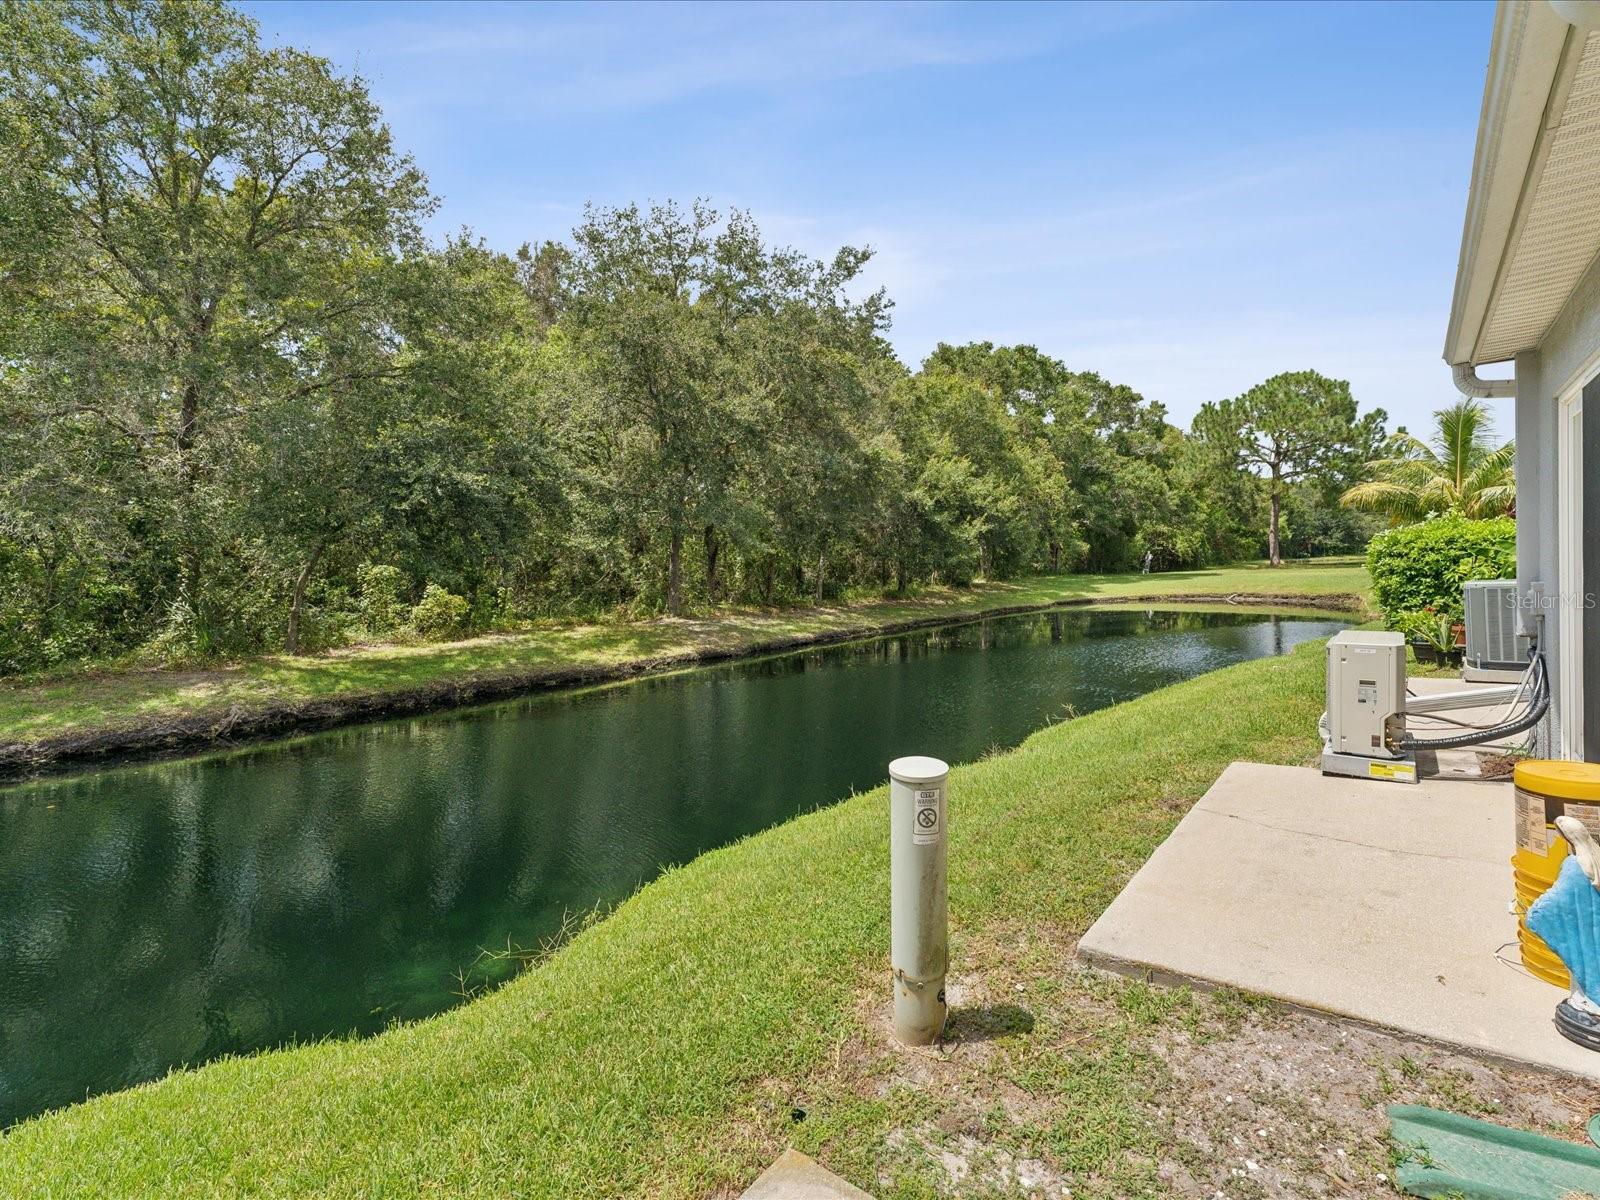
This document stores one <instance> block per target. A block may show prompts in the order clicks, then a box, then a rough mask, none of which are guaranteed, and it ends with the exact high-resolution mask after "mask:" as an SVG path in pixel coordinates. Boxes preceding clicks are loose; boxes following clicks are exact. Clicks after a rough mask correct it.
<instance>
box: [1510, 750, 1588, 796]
mask: <svg viewBox="0 0 1600 1200" xmlns="http://www.w3.org/2000/svg"><path fill="white" fill-rule="evenodd" d="M1516 780H1517V786H1518V787H1519V788H1522V789H1523V790H1524V791H1528V792H1537V793H1538V794H1539V795H1541V796H1555V797H1557V798H1558V799H1561V800H1600V763H1589V762H1572V761H1570V760H1560V759H1531V760H1529V761H1527V762H1519V763H1518V764H1517V768H1516Z"/></svg>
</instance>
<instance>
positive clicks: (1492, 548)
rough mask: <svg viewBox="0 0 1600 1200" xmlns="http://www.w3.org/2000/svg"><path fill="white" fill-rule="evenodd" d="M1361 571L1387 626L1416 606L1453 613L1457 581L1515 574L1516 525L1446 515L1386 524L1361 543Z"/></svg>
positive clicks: (1458, 595) (1458, 588)
mask: <svg viewBox="0 0 1600 1200" xmlns="http://www.w3.org/2000/svg"><path fill="white" fill-rule="evenodd" d="M1367 572H1368V573H1369V574H1370V575H1371V576H1372V592H1373V595H1374V596H1376V597H1377V600H1378V606H1379V607H1380V608H1382V609H1383V612H1384V615H1385V617H1386V618H1387V619H1388V622H1389V624H1390V626H1391V627H1393V626H1394V625H1395V623H1396V622H1397V621H1398V620H1399V618H1400V615H1401V614H1402V613H1407V612H1415V611H1417V610H1419V609H1425V608H1431V609H1434V610H1436V611H1437V612H1440V613H1449V614H1459V613H1460V612H1461V585H1462V584H1464V583H1466V582H1468V581H1469V580H1473V579H1510V578H1514V577H1515V576H1516V573H1517V525H1516V522H1515V521H1513V520H1512V519H1511V518H1510V517H1497V518H1495V519H1494V520H1490V521H1472V520H1468V519H1467V518H1466V517H1459V516H1446V517H1435V518H1434V519H1432V520H1429V521H1423V522H1421V523H1419V524H1416V525H1401V526H1399V527H1398V528H1395V529H1388V530H1385V531H1384V532H1383V533H1380V534H1378V536H1377V537H1375V538H1373V539H1372V543H1371V545H1369V546H1368V547H1367ZM1457 619H1459V616H1458V617H1457Z"/></svg>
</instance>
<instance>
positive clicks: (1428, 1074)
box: [728, 928, 1600, 1200]
mask: <svg viewBox="0 0 1600 1200" xmlns="http://www.w3.org/2000/svg"><path fill="white" fill-rule="evenodd" d="M957 959H958V961H960V962H962V963H963V964H964V967H965V969H964V970H963V972H962V973H961V974H959V975H956V976H953V977H952V979H951V981H950V988H949V995H950V1000H951V1018H950V1024H949V1028H948V1031H947V1037H946V1040H945V1042H944V1043H943V1044H942V1045H939V1046H936V1047H928V1048H924V1049H913V1048H907V1047H903V1046H900V1045H898V1044H897V1043H896V1042H895V1041H894V1039H893V1038H892V1036H891V1034H890V1030H889V1025H888V1011H887V1006H886V1005H885V1004H884V1003H883V998H882V997H881V996H870V997H869V996H863V998H862V1001H861V1003H860V1005H859V1007H858V1010H857V1014H856V1019H855V1021H854V1022H853V1023H852V1025H851V1026H850V1027H849V1028H845V1029H841V1030H838V1031H837V1041H836V1049H835V1053H834V1055H833V1058H832V1061H831V1064H830V1065H829V1067H828V1069H827V1070H826V1071H825V1072H824V1073H822V1074H821V1075H820V1076H818V1077H816V1078H813V1079H809V1080H806V1081H804V1082H803V1083H800V1084H786V1083H784V1082H781V1081H777V1080H773V1081H769V1083H768V1084H767V1086H766V1087H765V1088H763V1089H762V1092H761V1094H762V1100H761V1101H760V1102H759V1103H758V1104H757V1105H756V1107H755V1108H754V1109H753V1110H752V1111H751V1112H750V1113H749V1115H748V1120H747V1121H745V1122H741V1125H740V1128H739V1129H737V1130H729V1131H728V1133H729V1137H730V1138H738V1139H740V1140H744V1139H751V1138H754V1139H755V1140H757V1141H758V1142H760V1143H762V1145H763V1152H765V1150H767V1149H770V1150H771V1152H772V1155H773V1156H775V1155H776V1154H777V1153H778V1152H779V1151H780V1150H781V1149H782V1147H783V1145H784V1144H785V1143H791V1144H795V1145H797V1146H799V1147H800V1148H801V1149H803V1150H805V1151H807V1152H808V1153H812V1154H814V1155H816V1156H817V1157H819V1158H820V1159H821V1160H822V1161H823V1162H824V1163H825V1164H826V1165H829V1166H830V1167H832V1168H833V1169H836V1170H845V1171H847V1172H848V1173H849V1174H850V1177H851V1178H853V1179H857V1180H860V1179H868V1178H875V1179H876V1180H877V1184H878V1190H877V1195H879V1196H880V1197H884V1198H888V1197H923V1196H930V1197H931V1196H961V1197H1040V1198H1048V1200H1061V1198H1064V1197H1069V1196H1071V1197H1106V1198H1108V1200H1109V1198H1111V1197H1118V1198H1122V1197H1132V1196H1141V1197H1142V1196H1151V1197H1158V1196H1159V1197H1192V1198H1195V1200H1305V1198H1317V1197H1384V1196H1393V1195H1395V1194H1396V1193H1395V1190H1394V1188H1393V1185H1392V1183H1391V1182H1390V1173H1391V1171H1392V1160H1391V1147H1390V1143H1389V1141H1388V1137H1387V1122H1386V1119H1385V1116H1384V1110H1385V1108H1386V1106H1388V1105H1390V1104H1398V1103H1404V1104H1426V1105H1430V1106H1433V1107H1436V1108H1443V1109H1449V1110H1452V1111H1456V1112H1462V1113H1467V1114H1469V1115H1472V1116H1476V1117H1480V1118H1482V1119H1485V1120H1489V1121H1494V1122H1498V1123H1501V1124H1506V1125H1513V1126H1517V1127H1520V1128H1524V1129H1531V1130H1535V1131H1538V1132H1541V1133H1545V1134H1549V1135H1551V1136H1555V1137H1561V1138H1567V1139H1569V1140H1573V1141H1584V1140H1585V1124H1586V1122H1587V1121H1588V1119H1589V1117H1590V1116H1591V1115H1592V1114H1594V1113H1595V1112H1597V1111H1600V1087H1596V1086H1594V1085H1591V1084H1587V1083H1583V1082H1579V1081H1575V1080H1571V1079H1566V1078H1562V1077H1558V1076H1554V1075H1549V1074H1545V1073H1542V1072H1538V1071H1534V1070H1528V1069H1519V1068H1515V1067H1511V1066H1505V1065H1496V1064H1490V1063H1486V1062H1484V1061H1481V1060H1478V1059H1475V1058H1470V1057H1467V1056H1465V1055H1461V1054H1456V1053H1452V1052H1450V1051H1448V1050H1444V1049H1441V1048H1439V1047H1436V1046H1430V1045H1425V1044H1422V1043H1420V1042H1417V1041H1414V1040H1409V1039H1406V1038H1403V1037H1397V1036H1394V1035H1391V1034H1387V1033H1382V1032H1379V1031H1376V1030H1372V1029H1367V1028H1362V1027H1358V1026H1355V1025H1351V1024H1349V1023H1346V1022H1342V1021H1338V1020H1333V1019H1326V1018H1321V1017H1317V1016H1311V1015H1307V1014H1304V1013H1300V1012H1294V1011H1290V1010H1287V1009H1285V1008H1282V1007H1280V1006H1278V1005H1276V1004H1273V1003H1271V1002H1268V1001H1263V1000H1259V999H1254V998H1249V997H1244V996H1241V995H1238V994H1236V993H1222V992H1219V993H1211V994H1200V993H1195V992H1191V991H1189V990H1186V989H1166V988H1158V987H1152V986H1150V985H1147V984H1143V983H1140V982H1137V981H1131V980H1125V979H1121V978H1116V977H1111V976H1106V975H1103V974H1100V973H1098V972H1095V971H1093V970H1091V969H1089V968H1087V967H1084V966H1082V965H1081V964H1079V963H1078V962H1077V961H1076V959H1075V958H1074V956H1073V949H1072V942H1071V940H1070V939H1067V938H1052V937H1042V936H1041V935H1040V933H1039V931H1038V930H1033V931H1030V932H1027V933H1024V932H1023V931H1022V930H1021V929H1020V928H1019V929H1018V930H1017V931H1015V932H1014V933H1013V934H1011V935H1010V937H1009V939H1008V944H999V943H996V942H987V943H985V944H981V945H980V944H967V945H964V946H962V947H960V949H959V954H958V955H957ZM1559 999H1560V996H1559V995H1558V994H1557V993H1556V992H1555V991H1554V990H1553V989H1552V992H1551V1007H1552V1009H1553V1008H1554V1005H1555V1003H1556V1001H1557V1000H1559ZM730 1194H731V1193H730Z"/></svg>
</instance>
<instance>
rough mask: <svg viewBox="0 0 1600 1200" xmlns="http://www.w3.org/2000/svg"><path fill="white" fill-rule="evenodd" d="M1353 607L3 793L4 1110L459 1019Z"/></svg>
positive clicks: (957, 653)
mask: <svg viewBox="0 0 1600 1200" xmlns="http://www.w3.org/2000/svg"><path fill="white" fill-rule="evenodd" d="M1341 625H1342V623H1340V622H1336V621H1326V620H1301V619H1280V618H1271V617H1264V616H1244V615H1238V614H1200V613H1194V612H1154V613H1134V612H1115V613H1113V612H1095V613H1089V612H1054V613H1048V614H1030V615H1024V616H1014V617H1005V618H997V619H992V620H986V621H979V622H974V623H972V624H968V625H962V626H958V627H953V628H948V627H947V628H942V629H937V630H930V631H925V632H919V633H913V634H907V635H904V636H899V637H891V638H883V639H879V640H876V641H870V642H862V643H858V644H853V645H847V646H838V647H831V648H827V649H822V650H817V651H813V652H809V653H804V654H795V655H788V656H784V657H779V658H771V659H766V660H762V661H758V662H752V663H743V664H730V665H726V666H723V667H720V668H714V669H710V670H704V671H697V672H692V673H686V674H682V675H677V676H672V677H667V678H662V679H654V680H645V681H641V682H638V683H634V684H630V685H627V686H625V687H616V688H607V689H601V690H597V691H591V692H588V693H583V694H579V695H569V696H547V697H542V698H537V699H531V700H526V701H521V702H515V703H509V704H502V705H498V706H495V707H491V708H486V709H481V710H477V711H474V712H471V713H466V714H454V715H446V716H435V717H430V718H423V719H417V720H408V721H398V722H392V723H387V724H382V725H375V726H368V727H363V728H358V729H352V730H345V731H340V732H335V733H330V734H325V735H319V736H316V737H311V738H306V739H303V740H300V741H296V742H290V743H287V744H279V745H275V746H269V747H264V748H261V749H257V750H253V751H249V752H246V753H241V754H235V755H230V756H224V757H215V758H210V759H201V760H188V761H182V762H173V763H163V764H157V765H152V766H145V767H137V768H126V769H119V770H107V771H101V772H98V773H95V774H89V775H82V776H76V777H71V778H65V779H59V780H54V781H47V782H42V783H36V784H30V785H26V786H22V787H15V788H11V789H8V790H4V791H0V1122H6V1121H11V1120H15V1119H17V1118H19V1117H22V1116H25V1115H27V1114H30V1113H33V1112H37V1111H40V1110H42V1109H45V1108H48V1107H53V1106H57V1105H61V1104H66V1103H70V1102H73V1101H75V1100H79V1099H82V1098H83V1097H84V1096H85V1095H86V1094H89V1093H93V1092H98V1091H103V1090H107V1089H112V1088H119V1087H125V1086H128V1085H130V1084H133V1083H137V1082H140V1081H142V1080H146V1079H149V1078H152V1077H154V1076H157V1075H160V1074H162V1073H164V1072H165V1071H166V1070H168V1069H169V1068H170V1067H172V1066H174V1065H177V1064H183V1063H197V1062H201V1061H204V1060H206V1059H209V1058H214V1057H216V1056H217V1055H220V1054H225V1053H231V1052H241V1051H248V1050H253V1049H257V1048H260V1047H264V1046H273V1045H279V1044H282V1043H283V1042H285V1041H288V1040H290V1039H295V1038H299V1039H308V1038H316V1037H321V1036H325V1035H329V1034H335V1035H342V1034H346V1033H351V1032H354V1033H370V1032H373V1031H376V1030H378V1029H381V1028H382V1027H383V1026H384V1025H385V1024H386V1023H388V1022H390V1021H393V1020H397V1019H410V1018H415V1017H421V1016H425V1015H428V1014H430V1013H434V1012H438V1011H440V1010H441V1009H443V1008H445V1007H448V1006H449V1005H451V1004H452V1003H455V1002H457V1000H458V989H459V986H460V984H459V982H458V979H457V975H456V973H457V971H458V970H459V969H461V968H464V967H467V966H469V965H470V964H471V963H472V962H473V960H474V959H475V958H476V957H477V955H478V951H479V949H480V948H483V947H504V946H505V945H506V944H507V943H508V942H509V943H512V944H515V945H519V946H523V947H532V946H536V945H537V944H538V943H539V941H540V939H541V938H542V937H545V936H547V935H549V934H550V933H551V932H553V931H554V930H555V929H557V928H558V927H559V926H560V924H561V922H562V920H563V917H564V916H565V915H566V914H567V913H569V912H575V911H577V912H581V911H586V910H588V909H590V908H592V907H594V906H595V905H597V904H600V905H604V904H608V903H611V902H614V901H616V900H618V899H620V898H622V897H625V896H626V895H627V894H629V893H630V892H631V891H632V890H633V889H634V888H635V887H637V886H638V885H639V884H640V883H642V882H645V881H646V880H648V879H650V878H651V877H652V876H654V875H655V874H656V873H657V872H659V871H660V870H661V869H662V867H663V866H665V865H669V864H673V863H679V862H683V861H686V860H688V859H689V858H692V857H694V856H695V855H696V854H699V853H702V852H703V851H705V850H707V849H710V848H712V847H714V846H718V845H722V844H725V843H727V842H729V841H732V840H734V839H736V838H739V837H742V836H744V835H745V834H748V833H752V832H755V831H757V830H759V829H763V828H766V827H768V826H770V825H772V824H775V823H777V822H779V821H782V820H785V819H787V818H788V817H790V816H792V815H794V814H795V813H797V812H801V811H804V810H806V809H808V808H812V807H815V806H817V805H820V804H825V803H828V802H830V801H833V800H836V799H838V798H839V797H841V796H844V795H847V794H848V793H849V792H850V791H851V790H853V789H862V788H866V787H869V786H871V785H873V784H875V783H877V782H878V781H880V780H881V779H882V777H883V772H884V764H885V763H886V762H887V761H888V760H889V759H890V758H892V757H894V756H895V755H896V754H900V753H906V752H909V751H913V750H914V751H916V752H919V753H928V754H936V755H940V756H942V757H944V758H946V759H948V760H950V761H952V762H961V761H967V760H971V759H973V758H976V757H978V756H980V755H981V754H983V753H984V752H986V751H988V750H990V749H992V748H995V747H1008V746H1012V745H1015V744H1016V743H1017V742H1019V741H1021V740H1022V739H1023V738H1024V737H1026V736H1027V735H1028V734H1029V733H1030V732H1032V731H1033V730H1035V729H1038V728H1039V727H1041V726H1042V725H1044V724H1046V723H1047V722H1049V721H1051V720H1054V719H1059V718H1061V717H1063V716H1065V715H1067V714H1068V712H1070V711H1076V712H1086V711H1089V710H1092V709H1095V708H1099V707H1102V706H1104V705H1106V704H1111V703H1114V702H1116V701H1118V700H1123V699H1127V698H1129V697H1132V696H1135V695H1138V694H1140V693H1142V692H1145V691H1148V690H1150V689H1151V688H1155V687H1159V686H1162V685H1164V684H1167V683H1171V682H1174V681H1176V680H1179V679H1183V678H1186V677H1189V676H1192V675H1195V674H1198V673H1200V672H1203V671H1208V670H1212V669H1214V668H1216V667H1220V666H1224V665H1226V664H1228V663H1232V662H1238V661H1242V660H1244V659H1249V658H1255V657H1259V656H1262V655H1267V654H1280V653H1283V652H1285V651H1286V650H1287V649H1289V648H1291V647H1292V646H1293V645H1295V644H1296V643H1298V642H1300V641H1303V640H1305V639H1307V638H1312V637H1323V636H1327V635H1328V634H1330V633H1332V632H1333V631H1335V630H1336V629H1338V628H1340V627H1341ZM506 969H507V968H506V966H505V965H504V964H501V965H498V966H497V965H493V964H490V965H481V966H480V968H479V970H480V972H481V974H482V976H483V978H480V979H479V980H477V982H483V981H484V979H488V980H489V981H492V979H493V977H494V976H495V975H496V973H497V972H503V971H505V970H506Z"/></svg>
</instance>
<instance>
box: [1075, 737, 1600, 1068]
mask: <svg viewBox="0 0 1600 1200" xmlns="http://www.w3.org/2000/svg"><path fill="white" fill-rule="evenodd" d="M1514 848H1515V838H1514V835H1513V831H1512V798H1511V786H1510V784H1508V783H1491V782H1482V781H1446V780H1439V779H1435V780H1428V779H1425V780H1423V781H1422V782H1421V783H1418V784H1415V785H1407V784H1399V783H1384V782H1379V781H1368V780H1360V779H1346V778H1333V777H1328V776H1324V775H1323V774H1321V773H1320V772H1319V771H1316V770H1312V769H1309V768H1303V767H1269V766H1261V765H1258V764H1254V763H1234V764H1233V765H1232V766H1230V767H1229V768H1228V769H1227V770H1226V771H1224V772H1223V773H1222V775H1221V777H1220V778H1218V780H1217V781H1216V783H1215V784H1213V785H1212V787H1211V790H1210V791H1208V792H1207V793H1206V794H1205V796H1204V797H1203V798H1202V799H1201V800H1200V802H1199V803H1198V804H1197V805H1195V807H1194V808H1193V809H1192V810H1191V811H1190V812H1189V814H1188V815H1187V816H1186V817H1184V819H1183V820H1182V821H1181V822H1180V823H1179V825H1178V827H1177V829H1175V830H1174V831H1173V832H1172V834H1171V836H1170V837H1168V838H1167V840H1166V841H1165V842H1164V843H1163V844H1162V845H1161V847H1160V848H1159V849H1157V851H1156V852H1155V854H1154V855H1152V856H1151V858H1150V861H1149V862H1147V863H1146V864H1145V865H1144V866H1143V867H1142V868H1141V869H1140V870H1139V873H1138V874H1137V875H1135V876H1134V877H1133V879H1132V880H1131V881H1130V882H1129V884H1128V886H1127V887H1126V888H1125V889H1124V890H1123V892H1122V894H1121V895H1120V896H1118V897H1117V899H1116V900H1115V901H1113V902H1112V904H1111V906H1110V907H1109V908H1108V909H1106V911H1105V912H1104V913H1103V914H1102V915H1101V917H1100V919H1099V920H1098V921H1096V922H1095V924H1094V926H1093V927H1092V928H1091V929H1090V930H1089V932H1088V933H1086V934H1085V935H1084V936H1083V939H1082V941H1080V942H1079V945H1078V949H1079V953H1080V954H1082V955H1083V956H1084V958H1085V959H1087V960H1088V961H1089V962H1091V963H1094V964H1096V965H1098V966H1102V967H1106V968H1108V969H1111V970H1116V971H1120V972H1123V973H1126V974H1136V975H1141V976H1142V975H1147V974H1148V975H1150V976H1152V977H1154V978H1156V979H1158V980H1162V981H1166V982H1172V981H1179V980H1182V981H1189V982H1194V983H1198V984H1203V985H1227V986H1232V987H1237V988H1242V989H1245V990H1247V991H1251V992H1258V993H1262V994H1264V995H1268V996H1274V997H1277V998H1279V999H1282V1000H1284V1001H1287V1002H1288V1003H1290V1004H1292V1005H1295V1006H1298V1007H1301V1008H1305V1009H1309V1010H1313V1011H1318V1012H1324V1013H1331V1014H1334V1015H1337V1016H1341V1017H1348V1018H1353V1019H1355V1020H1357V1021H1361V1022H1365V1023H1367V1024H1371V1025H1376V1026H1380V1027H1382V1028H1385V1029H1392V1030H1397V1031H1400V1032H1402V1033H1406V1034H1411V1035H1413V1036H1416V1037H1420V1038H1424V1039H1426V1040H1429V1041H1433V1042H1438V1043H1441V1044H1444V1045H1448V1046H1451V1047H1455V1048H1459V1049H1465V1050H1468V1051H1471V1052H1473V1053H1476V1054H1480V1055H1484V1056H1488V1057H1492V1058H1497V1059H1502V1060H1508V1061H1513V1062H1520V1063H1529V1064H1533V1065H1536V1066H1540V1067H1545V1068H1549V1069H1553V1070H1558V1071H1564V1072H1569V1073H1571V1074H1575V1075H1581V1076H1584V1077H1586V1078H1589V1079H1600V1054H1594V1053H1591V1052H1589V1051H1586V1050H1583V1049H1581V1048H1579V1047H1577V1046H1575V1045H1573V1044H1572V1043H1570V1042H1568V1041H1566V1040H1565V1039H1564V1038H1562V1037H1561V1035H1560V1034H1558V1033H1557V1032H1556V1030H1555V1027H1554V1025H1553V1024H1552V1016H1553V1014H1554V1010H1555V1006H1556V1004H1557V1002H1558V1001H1559V1000H1560V999H1561V998H1562V996H1563V994H1564V993H1563V992H1562V991H1561V990H1560V989H1559V988H1556V987H1552V986H1551V985H1550V984H1548V983H1544V982H1542V981H1540V980H1538V979H1535V978H1534V977H1533V976H1531V975H1529V974H1527V973H1526V972H1525V971H1524V970H1523V969H1522V967H1521V965H1520V963H1517V962H1516V945H1515V941H1516V918H1515V917H1514V916H1512V914H1511V911H1510V907H1509V901H1510V898H1511V895H1512V882H1511V866H1510V857H1511V852H1512V850H1513V849H1514ZM1508 943H1509V945H1508ZM1497 951H1500V952H1501V953H1502V954H1503V955H1504V957H1505V958H1506V959H1509V960H1510V961H1509V962H1507V961H1502V959H1501V958H1500V957H1497V955H1496V952H1497ZM1513 964H1514V965H1513Z"/></svg>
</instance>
